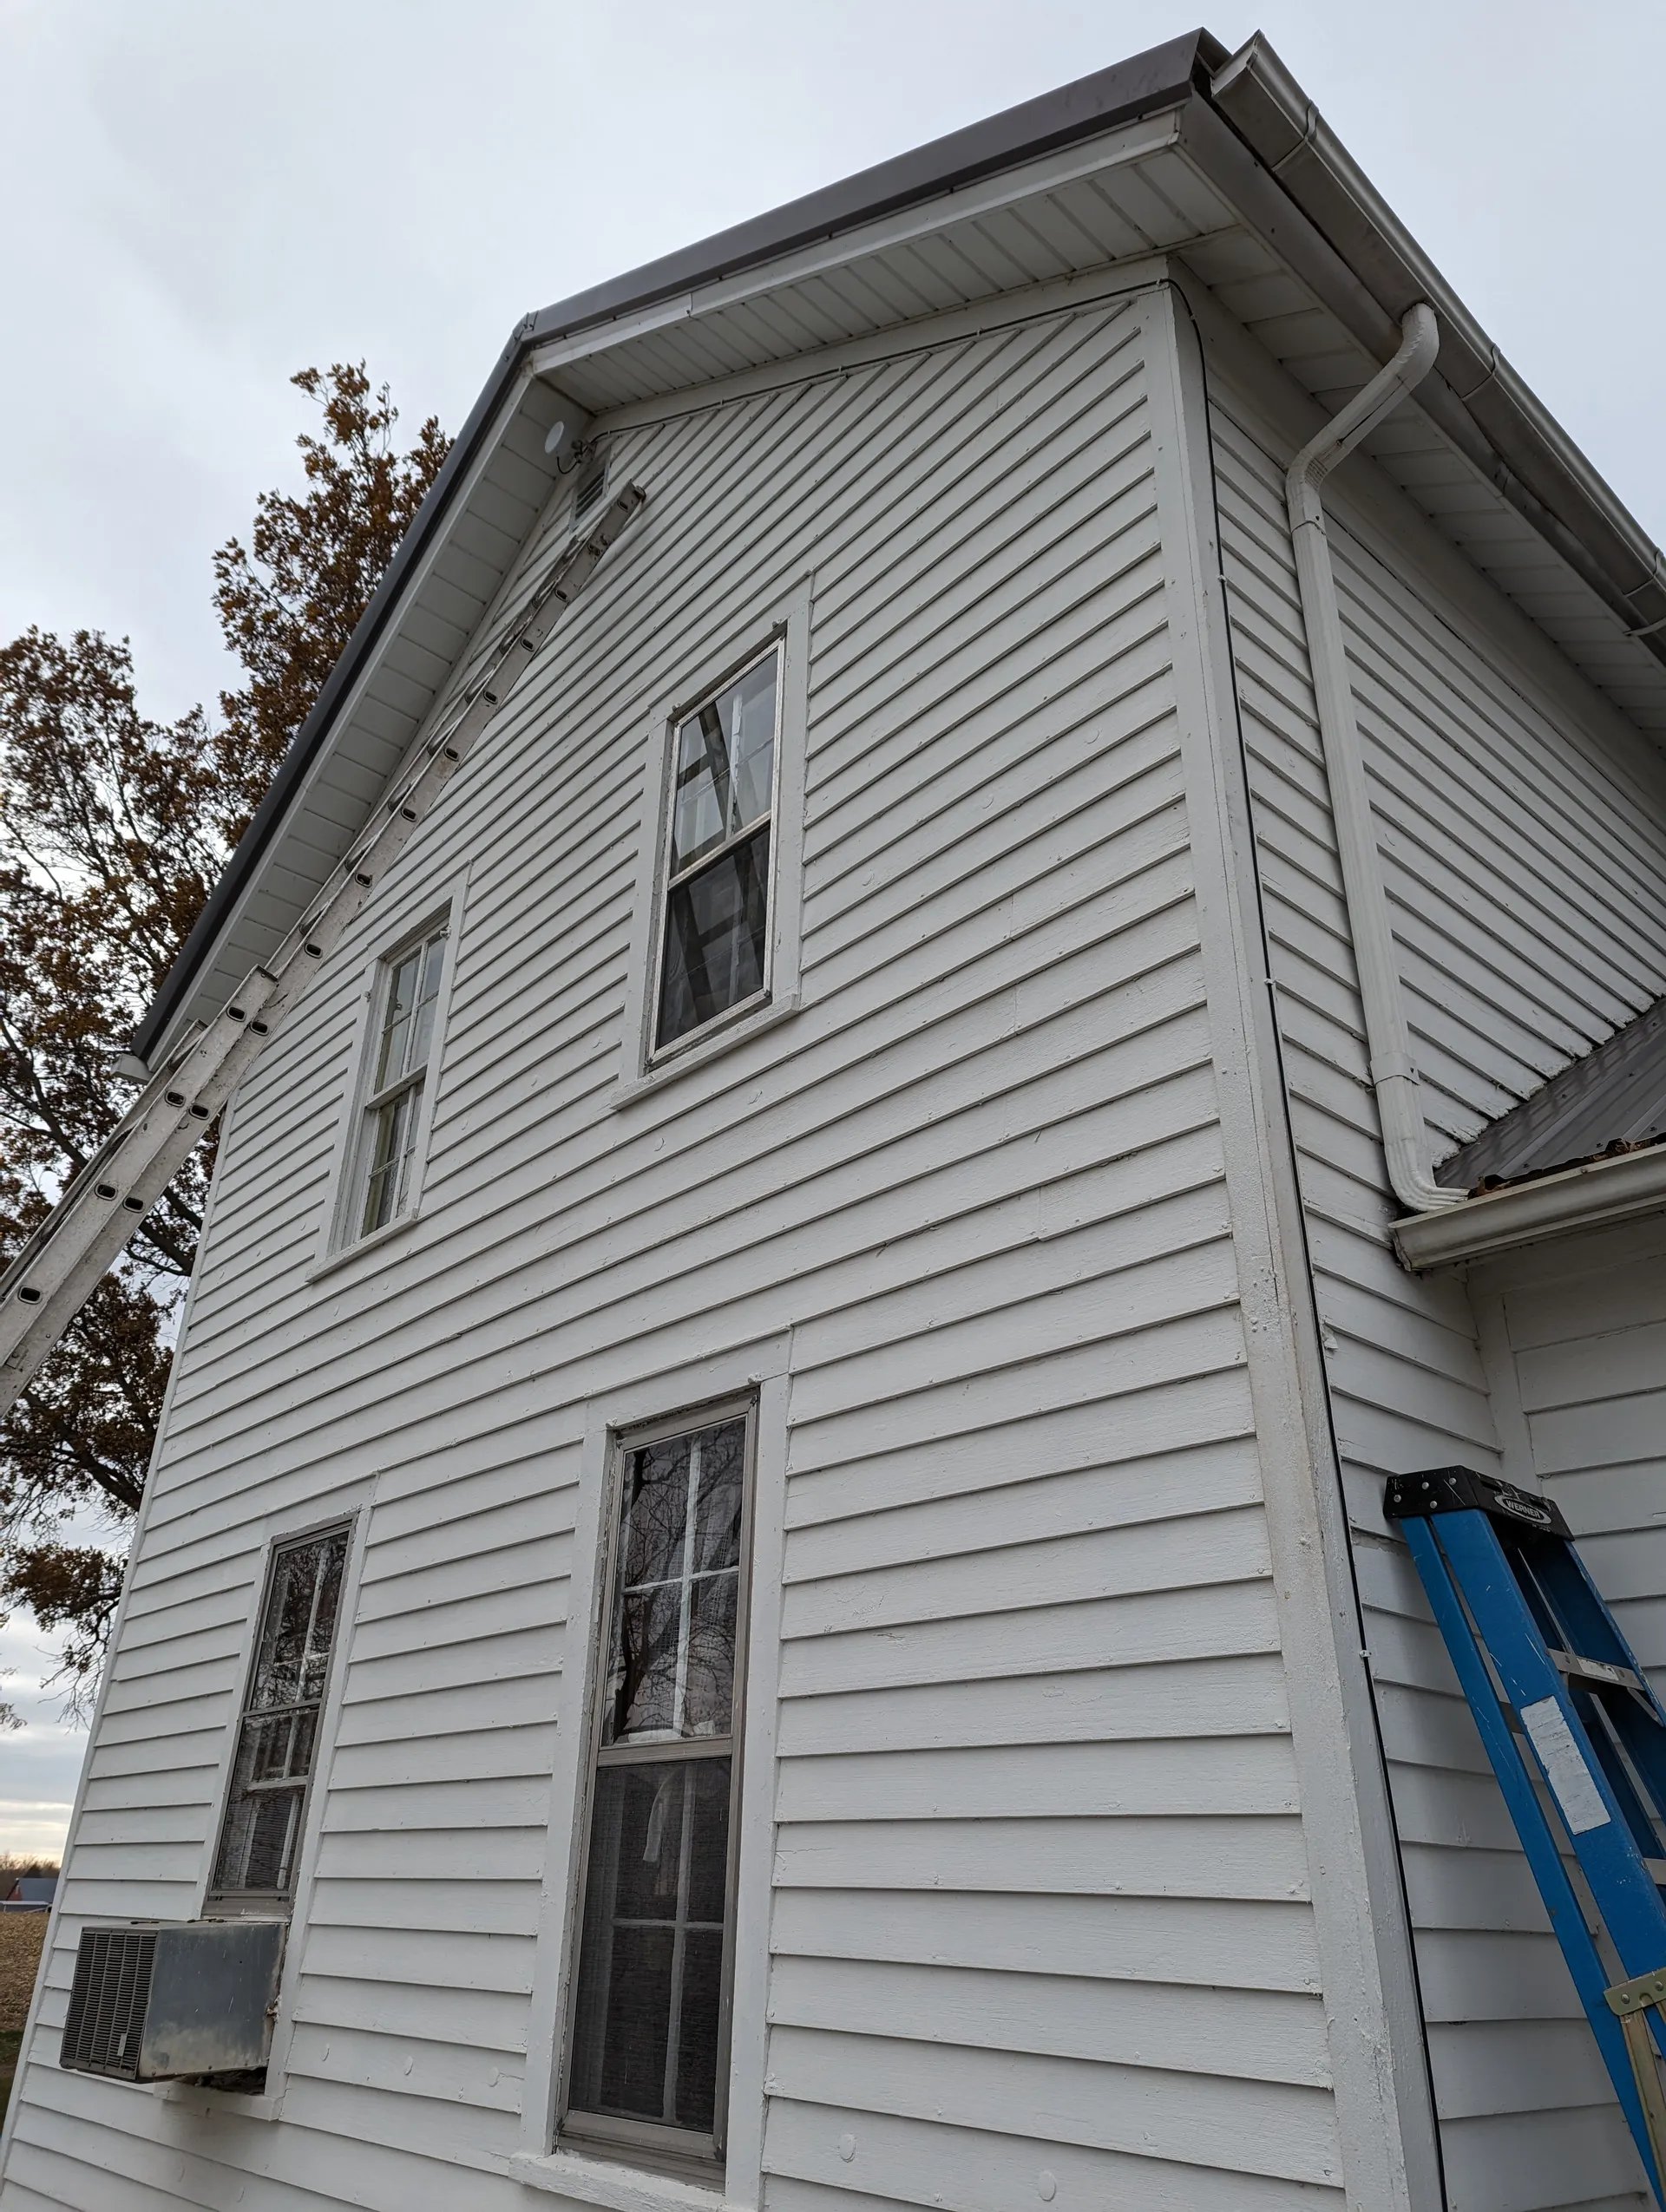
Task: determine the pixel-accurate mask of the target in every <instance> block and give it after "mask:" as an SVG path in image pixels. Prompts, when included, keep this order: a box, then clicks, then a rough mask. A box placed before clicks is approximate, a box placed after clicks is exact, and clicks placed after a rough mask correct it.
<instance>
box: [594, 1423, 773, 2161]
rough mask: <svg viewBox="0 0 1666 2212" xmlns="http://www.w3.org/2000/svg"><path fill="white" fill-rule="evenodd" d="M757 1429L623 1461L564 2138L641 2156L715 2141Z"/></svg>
mask: <svg viewBox="0 0 1666 2212" xmlns="http://www.w3.org/2000/svg"><path fill="white" fill-rule="evenodd" d="M751 1432H752V1418H751V1409H750V1408H749V1407H748V1406H745V1405H739V1406H736V1407H734V1408H732V1409H731V1410H728V1411H726V1412H722V1413H718V1415H716V1416H715V1417H713V1416H708V1417H706V1420H705V1423H704V1424H703V1425H701V1426H699V1427H690V1426H689V1425H687V1423H686V1422H685V1423H682V1424H681V1425H673V1424H669V1423H668V1424H666V1426H665V1427H663V1428H661V1429H660V1430H657V1431H644V1432H640V1433H639V1434H638V1435H637V1436H633V1437H627V1438H626V1440H625V1442H624V1443H623V1445H622V1447H621V1449H620V1453H619V1461H620V1468H619V1478H618V1479H619V1490H618V1494H617V1508H616V1515H617V1517H616V1520H615V1523H614V1530H613V1543H612V1546H611V1550H610V1564H609V1569H608V1574H607V1582H606V1585H605V1586H604V1587H605V1589H606V1598H605V1601H604V1605H603V1609H602V1647H601V1661H600V1670H599V1676H600V1679H599V1683H598V1694H597V1699H596V1706H597V1710H596V1713H595V1719H594V1748H593V1751H592V1768H591V1775H590V1814H589V1823H588V1842H587V1851H586V1854H585V1861H584V1866H583V1871H582V1875H581V1879H580V1935H579V1945H578V1960H577V1972H576V1974H575V1977H574V2011H573V2031H572V2046H571V2056H570V2060H569V2071H568V2077H567V2098H566V2108H567V2117H566V2118H565V2120H564V2122H563V2128H562V2132H563V2133H564V2134H567V2135H569V2136H572V2135H579V2136H584V2137H590V2138H592V2139H594V2140H599V2141H600V2142H604V2143H613V2144H615V2145H618V2146H619V2147H620V2150H621V2151H624V2150H629V2151H630V2152H631V2153H633V2155H635V2156H639V2157H641V2158H646V2160H648V2161H649V2162H652V2161H653V2159H654V2157H655V2156H659V2158H660V2159H662V2160H663V2159H672V2160H674V2159H675V2158H677V2157H678V2156H682V2157H684V2158H688V2157H691V2156H692V2157H694V2158H701V2157H704V2158H706V2159H710V2158H712V2157H715V2156H717V2155H718V2152H719V2151H720V2150H721V2148H722V2143H723V2134H724V2084H725V2071H726V2057H727V2049H728V2023H729V1985H730V1975H731V1950H732V1947H733V1916H734V1870H735V1853H734V1849H733V1847H732V1839H733V1833H734V1807H735V1801H736V1789H737V1783H738V1757H737V1752H738V1744H739V1740H740V1739H739V1729H740V1708H741V1701H742V1699H741V1693H742V1689H743V1678H744V1669H743V1667H742V1666H741V1665H740V1663H739V1660H740V1652H741V1649H742V1641H741V1636H740V1624H741V1623H742V1622H743V1621H744V1618H745V1607H744V1585H745V1579H746V1578H745V1558H746V1529H747V1525H748V1521H749V1514H748V1509H747V1507H748V1493H749V1489H750V1484H751V1459H752V1435H751Z"/></svg>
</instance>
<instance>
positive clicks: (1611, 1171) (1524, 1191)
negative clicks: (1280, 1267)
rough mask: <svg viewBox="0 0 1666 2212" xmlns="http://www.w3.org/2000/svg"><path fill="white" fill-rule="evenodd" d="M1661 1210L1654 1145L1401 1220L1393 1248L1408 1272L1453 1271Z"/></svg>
mask: <svg viewBox="0 0 1666 2212" xmlns="http://www.w3.org/2000/svg"><path fill="white" fill-rule="evenodd" d="M1447 1195H1448V1197H1450V1196H1451V1193H1448V1194H1447ZM1662 1211H1666V1144H1656V1145H1651V1146H1650V1148H1649V1149H1648V1150H1647V1151H1643V1152H1622V1153H1619V1154H1617V1155H1616V1156H1615V1157H1613V1158H1612V1159H1608V1160H1587V1161H1586V1162H1585V1163H1584V1166H1583V1167H1579V1168H1564V1169H1563V1170H1562V1172H1561V1174H1560V1175H1538V1176H1536V1177H1535V1178H1534V1180H1533V1181H1532V1182H1527V1183H1512V1184H1511V1185H1510V1186H1509V1187H1508V1188H1505V1189H1504V1190H1492V1191H1487V1192H1486V1193H1484V1194H1483V1195H1482V1196H1481V1197H1479V1198H1470V1199H1466V1200H1465V1201H1463V1203H1462V1205H1461V1206H1459V1207H1457V1208H1455V1209H1454V1208H1453V1207H1450V1206H1448V1207H1446V1208H1445V1209H1444V1210H1443V1211H1441V1212H1440V1213H1439V1214H1420V1215H1419V1216H1417V1217H1416V1218H1415V1219H1414V1220H1412V1221H1396V1222H1395V1224H1394V1243H1395V1245H1396V1246H1397V1247H1398V1248H1399V1252H1400V1258H1401V1259H1402V1260H1404V1261H1405V1262H1406V1265H1407V1266H1408V1267H1412V1268H1415V1269H1418V1270H1420V1271H1421V1270H1423V1269H1425V1268H1429V1267H1451V1266H1456V1265H1457V1263H1458V1262H1459V1260H1486V1259H1488V1258H1490V1257H1491V1256H1492V1253H1497V1252H1513V1251H1515V1250H1516V1249H1517V1248H1518V1247H1519V1246H1521V1245H1524V1244H1537V1243H1538V1242H1539V1240H1541V1239H1542V1238H1545V1237H1552V1236H1558V1235H1559V1234H1562V1233H1563V1232H1564V1231H1566V1230H1571V1229H1600V1228H1606V1227H1608V1226H1609V1225H1610V1223H1611V1222H1614V1221H1632V1220H1635V1219H1636V1216H1637V1215H1638V1214H1657V1213H1660V1212H1662Z"/></svg>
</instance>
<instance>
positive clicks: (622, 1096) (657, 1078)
mask: <svg viewBox="0 0 1666 2212" xmlns="http://www.w3.org/2000/svg"><path fill="white" fill-rule="evenodd" d="M797 1011H798V993H797V991H787V992H786V993H785V994H784V996H783V997H781V998H771V999H768V1000H766V1001H765V1003H764V1005H761V1006H759V1007H758V1008H756V1009H755V1010H754V1011H752V1012H751V1013H750V1014H744V1015H743V1016H742V1017H741V1018H740V1019H739V1020H738V1021H737V1022H735V1023H733V1024H731V1025H730V1026H728V1027H726V1028H724V1029H720V1030H718V1031H717V1032H716V1034H715V1035H713V1036H712V1037H703V1038H702V1039H701V1041H700V1042H699V1044H691V1045H689V1046H688V1047H687V1049H686V1050H684V1051H681V1052H679V1053H678V1054H677V1055H676V1056H675V1057H673V1058H672V1059H668V1060H662V1061H661V1062H660V1063H659V1065H658V1066H657V1067H652V1068H650V1069H649V1070H647V1072H646V1074H645V1075H640V1076H631V1077H625V1078H624V1079H623V1080H622V1081H621V1082H620V1083H615V1084H614V1086H613V1096H612V1097H611V1098H610V1099H609V1101H608V1103H609V1104H610V1105H611V1106H612V1107H613V1109H615V1111H617V1109H619V1108H620V1107H621V1106H628V1105H630V1104H631V1103H632V1102H633V1100H634V1099H638V1098H641V1097H643V1096H646V1094H647V1093H648V1092H649V1091H654V1090H662V1089H663V1088H664V1087H665V1085H666V1083H675V1082H676V1080H677V1078H678V1077H679V1076H685V1075H692V1073H693V1071H694V1070H695V1069H696V1068H704V1067H708V1066H709V1065H710V1064H711V1063H712V1061H713V1060H716V1059H718V1058H720V1057H722V1055H723V1054H724V1053H725V1052H728V1051H731V1050H733V1049H734V1047H735V1046H736V1045H738V1044H744V1043H745V1042H746V1040H747V1038H748V1037H759V1036H761V1035H762V1034H763V1032H764V1031H765V1030H770V1029H774V1028H775V1027H776V1025H777V1024H778V1023H780V1022H784V1021H790V1019H791V1018H792V1017H793V1015H795V1014H796V1013H797Z"/></svg>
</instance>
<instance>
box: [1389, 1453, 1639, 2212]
mask: <svg viewBox="0 0 1666 2212" xmlns="http://www.w3.org/2000/svg"><path fill="white" fill-rule="evenodd" d="M1384 1510H1385V1511H1386V1512H1387V1515H1388V1516H1389V1518H1390V1519H1391V1520H1395V1521H1398V1522H1400V1530H1401V1534H1402V1535H1404V1536H1405V1538H1406V1541H1407V1543H1408V1544H1409V1545H1410V1547H1411V1552H1412V1557H1413V1559H1414V1560H1415V1561H1416V1562H1417V1569H1418V1573H1419V1574H1420V1575H1421V1576H1422V1578H1423V1587H1424V1588H1425V1590H1426V1591H1427V1593H1428V1598H1429V1603H1430V1605H1431V1607H1433V1612H1434V1617H1435V1620H1436V1621H1437V1623H1438V1624H1439V1626H1440V1633H1441V1634H1442V1635H1443V1636H1444V1637H1445V1639H1446V1649H1447V1651H1448V1652H1450V1653H1451V1655H1452V1663H1453V1666H1454V1668H1455V1669H1456V1670H1457V1674H1458V1679H1459V1683H1460V1684H1461V1685H1462V1686H1463V1692H1464V1695H1465V1697H1466V1698H1468V1700H1469V1705H1470V1710H1471V1711H1473V1714H1474V1716H1475V1721H1476V1725H1477V1726H1478V1727H1479V1730H1480V1732H1481V1740H1482V1742H1483V1743H1484V1744H1486V1752H1487V1757H1489V1758H1490V1759H1491V1760H1492V1771H1493V1772H1494V1773H1495V1774H1496V1775H1497V1776H1498V1778H1499V1788H1500V1789H1501V1790H1503V1791H1504V1796H1505V1803H1506V1804H1507V1805H1508V1806H1509V1809H1510V1816H1511V1818H1512V1820H1513V1821H1514V1823H1515V1825H1516V1833H1517V1834H1518V1836H1520V1838H1521V1844H1522V1849H1523V1850H1524V1851H1525V1853H1526V1855H1527V1861H1528V1864H1529V1865H1530V1866H1531V1867H1532V1873H1533V1879H1534V1881H1535V1882H1537V1883H1538V1892H1539V1895H1540V1896H1541V1897H1542V1898H1543V1899H1544V1901H1545V1910H1546V1912H1547V1913H1548V1914H1550V1917H1551V1927H1553V1928H1554V1929H1555V1931H1556V1936H1557V1940H1558V1942H1559V1943H1560V1944H1561V1946H1562V1953H1563V1956H1564V1958H1565V1959H1566V1960H1567V1962H1568V1968H1569V1971H1570V1972H1571V1974H1572V1976H1573V1980H1574V1986H1575V1987H1576V1988H1577V1990H1578V1992H1579V1998H1580V2001H1581V2003H1582V2004H1583V2005H1584V2008H1585V2013H1586V2017H1587V2018H1588V2019H1590V2021H1591V2029H1592V2032H1594V2034H1595V2035H1596V2038H1597V2044H1598V2046H1599V2047H1600V2049H1601V2051H1602V2054H1603V2058H1604V2064H1605V2065H1607V2068H1608V2071H1609V2075H1610V2078H1611V2080H1612V2081H1613V2084H1614V2091H1615V2094H1616V2096H1617V2097H1618V2098H1619V2100H1620V2104H1621V2105H1622V2107H1623V2110H1624V2112H1625V2117H1626V2120H1627V2122H1628V2124H1630V2130H1631V2133H1632V2136H1633V2138H1634V2139H1635V2141H1636V2146H1637V2150H1638V2152H1639V2154H1640V2155H1641V2156H1642V2158H1643V2165H1644V2168H1645V2169H1646V2170H1647V2172H1648V2175H1649V2177H1650V2182H1651V2183H1652V2184H1653V2188H1654V2192H1655V2201H1656V2204H1658V2205H1663V2206H1666V2194H1663V2187H1662V2184H1663V2180H1666V2091H1663V2086H1662V2077H1661V2071H1660V2065H1659V2063H1658V2060H1659V2058H1660V2057H1661V2056H1666V2025H1663V2019H1662V2012H1661V2009H1660V2008H1661V2007H1662V2006H1663V2005H1666V1901H1663V1898H1662V1894H1661V1885H1662V1884H1663V1882H1666V1711H1662V1708H1661V1705H1660V1703H1659V1700H1658V1699H1657V1698H1656V1696H1655V1694H1654V1692H1653V1691H1652V1690H1651V1689H1650V1686H1649V1684H1648V1682H1647V1680H1646V1679H1645V1678H1644V1676H1643V1671H1642V1669H1641V1668H1640V1667H1639V1666H1638V1665H1637V1662H1636V1659H1635V1657H1634V1656H1633V1654H1632V1652H1631V1650H1630V1646H1629V1645H1628V1644H1627V1643H1626V1640H1625V1639H1624V1637H1623V1635H1622V1634H1621V1633H1620V1630H1619V1627H1618V1626H1617V1623H1616V1621H1615V1619H1614V1616H1613V1614H1612V1613H1610V1611H1609V1609H1608V1607H1607V1606H1606V1605H1604V1602H1603V1600H1602V1597H1601V1596H1600V1594H1598V1592H1597V1587H1596V1585H1595V1583H1593V1582H1592V1580H1591V1576H1590V1574H1589V1573H1588V1572H1587V1571H1586V1568H1585V1564H1584V1561H1583V1560H1582V1559H1581V1558H1580V1556H1579V1554H1578V1552H1577V1549H1576V1548H1575V1547H1574V1544H1573V1541H1572V1538H1571V1535H1570V1533H1569V1529H1568V1525H1567V1522H1565V1521H1564V1519H1563V1517H1562V1515H1561V1514H1560V1512H1559V1511H1558V1509H1557V1508H1556V1507H1555V1506H1554V1505H1552V1504H1551V1503H1550V1502H1549V1501H1548V1500H1546V1499H1544V1498H1538V1497H1533V1496H1531V1495H1529V1494H1528V1493H1527V1492H1525V1491H1524V1490H1518V1489H1515V1488H1514V1487H1513V1486H1512V1484H1510V1483H1508V1482H1499V1481H1497V1480H1496V1479H1494V1478H1493V1477H1492V1476H1488V1475H1476V1474H1473V1473H1471V1472H1470V1470H1469V1469H1467V1468H1462V1467H1440V1468H1433V1469H1430V1470H1429V1471H1428V1472H1427V1473H1425V1474H1421V1475H1397V1476H1394V1478H1393V1479H1392V1480H1391V1481H1390V1482H1389V1484H1388V1490H1387V1498H1386V1500H1385V1502H1384ZM1558 1830H1559V1831H1560V1832H1559V1833H1558ZM1570 1849H1571V1853H1572V1855H1573V1858H1574V1860H1575V1862H1577V1866H1578V1868H1579V1871H1580V1873H1581V1874H1582V1875H1584V1883H1585V1887H1586V1888H1587V1889H1588V1890H1589V1892H1590V1903H1591V1906H1592V1907H1594V1908H1595V1916H1596V1919H1597V1922H1598V1923H1599V1927H1600V1931H1601V1934H1600V1938H1599V1936H1598V1935H1597V1934H1593V1933H1592V1931H1591V1925H1590V1922H1589V1921H1588V1919H1587V1915H1586V1910H1585V1908H1584V1904H1582V1901H1581V1900H1580V1898H1579V1896H1578V1895H1577V1892H1576V1890H1575V1888H1574V1884H1573V1881H1572V1879H1571V1874H1570V1870H1569V1868H1568V1864H1567V1860H1566V1857H1565V1855H1564V1854H1565V1853H1567V1852H1568V1851H1569V1850H1570ZM1615 1961H1617V1963H1618V1967H1619V1973H1620V1978H1619V1979H1618V1980H1615V1979H1614V1976H1613V1974H1612V1973H1611V1971H1610V1967H1611V1965H1612V1963H1613V1962H1615Z"/></svg>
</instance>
